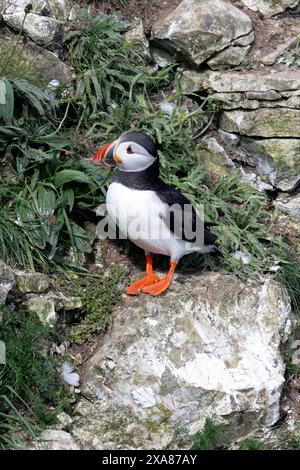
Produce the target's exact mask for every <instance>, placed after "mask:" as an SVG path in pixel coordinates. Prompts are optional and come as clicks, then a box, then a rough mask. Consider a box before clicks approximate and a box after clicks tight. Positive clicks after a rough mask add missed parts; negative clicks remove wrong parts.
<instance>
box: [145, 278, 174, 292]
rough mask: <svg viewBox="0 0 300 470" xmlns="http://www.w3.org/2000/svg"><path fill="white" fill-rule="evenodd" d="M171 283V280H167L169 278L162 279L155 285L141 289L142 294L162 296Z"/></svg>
mask: <svg viewBox="0 0 300 470" xmlns="http://www.w3.org/2000/svg"><path fill="white" fill-rule="evenodd" d="M171 282H172V279H169V278H167V277H166V278H165V279H162V280H161V281H159V282H157V283H156V284H153V285H151V286H147V287H144V288H143V289H142V292H143V293H144V294H149V295H159V294H162V293H163V292H164V291H165V290H167V289H168V287H169V285H170V284H171Z"/></svg>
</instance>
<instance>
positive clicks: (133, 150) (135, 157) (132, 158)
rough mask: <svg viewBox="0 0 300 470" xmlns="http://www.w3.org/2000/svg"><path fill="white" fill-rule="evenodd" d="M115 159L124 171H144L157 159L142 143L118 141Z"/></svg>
mask: <svg viewBox="0 0 300 470" xmlns="http://www.w3.org/2000/svg"><path fill="white" fill-rule="evenodd" d="M114 160H115V162H116V163H117V165H118V167H119V169H120V170H122V171H142V170H145V169H146V168H148V167H149V166H150V165H152V163H153V162H154V161H155V160H156V157H153V155H151V154H150V153H149V152H148V151H147V150H146V149H145V148H144V147H143V146H142V145H139V144H137V143H136V142H131V141H128V142H122V143H120V144H118V143H117V145H116V146H115V149H114Z"/></svg>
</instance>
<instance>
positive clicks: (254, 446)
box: [239, 439, 265, 450]
mask: <svg viewBox="0 0 300 470" xmlns="http://www.w3.org/2000/svg"><path fill="white" fill-rule="evenodd" d="M239 449H240V450H265V446H264V444H263V443H262V442H261V441H258V440H256V439H245V440H244V441H241V442H240V446H239Z"/></svg>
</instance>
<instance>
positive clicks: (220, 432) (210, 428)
mask: <svg viewBox="0 0 300 470" xmlns="http://www.w3.org/2000/svg"><path fill="white" fill-rule="evenodd" d="M229 443H230V439H229V437H228V426H226V425H223V424H217V423H216V422H214V421H213V420H212V419H210V418H207V419H206V421H205V425H204V428H203V429H202V431H199V432H197V433H196V434H194V436H193V444H192V447H191V449H192V450H220V449H224V448H226V447H227V446H228V445H229Z"/></svg>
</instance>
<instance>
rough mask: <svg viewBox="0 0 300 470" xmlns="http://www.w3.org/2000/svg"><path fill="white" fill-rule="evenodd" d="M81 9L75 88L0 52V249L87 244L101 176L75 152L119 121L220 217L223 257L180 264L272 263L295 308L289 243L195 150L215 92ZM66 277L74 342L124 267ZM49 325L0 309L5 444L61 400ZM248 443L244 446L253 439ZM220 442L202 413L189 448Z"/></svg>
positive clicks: (101, 138)
mask: <svg viewBox="0 0 300 470" xmlns="http://www.w3.org/2000/svg"><path fill="white" fill-rule="evenodd" d="M122 3H125V2H122ZM82 19H83V23H82V26H81V28H79V29H78V30H76V31H71V32H70V33H69V34H68V35H67V36H66V38H65V42H64V47H65V52H66V55H67V60H68V62H69V63H70V65H72V66H73V68H74V72H75V79H74V83H73V85H74V88H73V90H72V88H71V89H68V90H64V89H60V90H57V92H56V95H57V96H55V93H54V92H52V91H51V92H50V90H47V89H46V90H45V89H43V88H42V87H41V86H38V85H39V83H38V82H37V80H36V77H35V76H34V73H33V70H32V69H31V68H30V64H29V65H28V64H25V63H24V62H23V61H24V57H23V56H22V54H19V53H18V52H17V48H16V49H13V50H12V53H11V59H12V60H11V62H10V61H7V60H5V61H4V59H3V58H2V59H0V159H1V162H2V161H3V163H4V164H5V163H7V164H9V166H10V168H11V176H9V178H5V179H4V178H2V175H1V172H2V168H0V258H1V259H4V260H5V261H6V262H8V263H9V264H11V265H16V266H22V267H30V268H31V269H42V270H47V271H49V270H51V269H52V270H58V265H66V264H67V261H66V257H65V254H66V252H67V251H68V250H69V248H72V249H73V251H74V252H75V253H76V252H79V253H90V252H91V251H92V246H91V240H90V236H89V234H88V232H87V230H86V228H85V224H84V222H86V221H88V220H93V219H94V218H95V213H96V208H97V206H98V205H99V204H100V203H101V202H103V201H104V199H105V194H106V189H107V185H108V182H109V180H110V177H111V175H110V174H109V173H108V172H107V171H106V170H104V169H101V168H98V167H94V166H92V165H91V164H90V163H89V162H88V161H87V160H86V159H85V158H82V157H89V156H91V155H92V154H93V153H94V150H96V149H98V148H99V147H100V146H101V145H103V144H104V143H107V142H111V141H112V140H114V139H115V138H116V137H118V136H119V135H120V134H121V133H122V132H124V131H126V130H128V129H137V130H144V131H147V132H148V133H149V134H151V135H152V136H153V137H154V138H155V139H156V140H157V142H158V143H159V145H160V151H159V154H160V161H161V176H162V178H163V179H164V180H165V181H167V182H169V183H171V184H172V185H174V186H176V187H177V188H179V189H180V190H181V191H182V192H183V193H184V194H185V195H186V196H187V197H188V198H189V199H190V200H191V202H192V203H193V204H204V211H205V218H206V219H207V220H211V221H214V222H216V223H218V226H217V227H215V228H214V229H213V230H214V231H215V232H216V233H217V234H218V236H219V248H220V250H221V252H222V253H223V258H216V257H213V256H206V257H202V256H198V255H193V256H190V257H187V258H186V259H185V260H183V264H185V263H189V264H195V265H197V266H198V268H200V267H203V268H206V269H207V268H209V269H223V270H226V271H230V272H233V273H235V274H237V275H238V276H241V277H247V278H249V277H251V278H252V279H254V280H255V279H260V276H261V275H262V274H263V273H265V272H268V270H269V268H270V266H272V264H274V263H279V264H280V266H281V269H280V270H279V271H278V273H277V274H274V276H276V277H277V278H278V279H279V280H280V282H281V283H282V284H283V285H284V286H285V287H286V288H287V290H288V292H289V294H290V295H291V298H292V301H293V305H294V307H295V308H297V309H298V310H299V311H300V272H299V270H300V268H299V264H298V263H297V259H296V257H295V256H294V255H293V254H292V253H289V251H288V246H287V245H286V244H285V243H283V242H282V241H281V240H279V239H277V238H275V237H274V236H272V235H271V232H270V229H271V227H272V224H273V216H272V214H271V213H270V212H269V211H268V207H267V202H266V200H265V198H264V197H263V196H262V195H260V194H259V193H257V192H256V191H255V190H254V189H252V188H250V187H249V186H247V185H246V184H245V183H243V182H242V181H241V179H240V176H239V174H238V173H234V172H233V173H231V174H230V175H228V176H225V177H223V178H221V179H219V180H218V181H217V182H216V181H215V180H214V179H213V178H212V176H211V175H210V174H209V172H208V171H207V170H206V168H205V167H204V166H203V164H202V163H201V161H200V158H201V155H200V156H199V155H198V154H197V144H196V141H197V138H199V137H200V136H201V135H203V134H204V133H205V132H206V130H207V129H208V127H209V126H210V124H211V122H212V120H213V118H214V116H215V115H216V113H217V112H218V111H219V110H220V108H221V106H222V103H221V102H217V101H215V100H212V99H211V98H209V97H208V98H205V99H204V98H200V97H199V96H189V97H187V96H185V95H184V94H183V93H182V92H181V90H180V80H179V78H178V77H179V76H178V75H175V73H174V72H175V71H176V64H174V65H172V66H169V67H166V68H163V69H161V70H155V69H154V68H153V67H152V65H151V63H150V61H149V59H147V57H146V56H145V55H144V54H143V53H142V52H141V46H140V44H138V43H137V42H132V41H131V42H125V41H124V39H123V32H124V31H125V30H126V29H127V27H128V24H127V23H126V22H124V21H122V20H121V18H120V16H119V15H116V14H114V15H112V16H107V15H104V14H101V15H99V16H96V17H93V16H92V15H91V14H90V13H89V12H88V11H87V10H83V11H82ZM18 61H19V62H18ZM26 67H27V68H26ZM21 77H22V78H21ZM161 102H165V103H168V104H171V105H172V111H171V113H170V114H168V113H166V112H165V111H164V110H162V109H161V108H160V106H159V105H160V103H161ZM237 250H240V251H243V252H244V253H245V255H247V256H248V257H249V264H246V265H242V264H241V263H240V261H239V260H237V259H235V258H234V257H233V256H232V255H233V253H234V252H235V251H237ZM77 267H78V266H77ZM64 268H65V266H64ZM65 276H66V278H65V277H62V279H64V280H66V282H65V289H66V290H67V291H68V293H75V294H76V296H79V297H81V299H82V303H83V309H82V312H81V315H82V316H81V318H80V322H78V324H76V325H73V326H72V328H71V335H70V336H71V340H72V341H73V342H75V343H77V344H82V343H83V342H86V341H90V340H91V339H92V338H93V335H95V334H96V333H100V332H102V331H104V329H105V327H106V325H107V322H108V318H109V313H110V311H111V309H112V308H113V306H114V305H115V304H116V303H117V301H118V299H119V297H120V292H121V290H120V286H122V284H123V283H124V279H125V273H124V271H123V270H122V269H120V268H116V269H112V270H111V272H110V273H108V275H107V276H104V275H101V276H91V275H86V276H84V275H82V276H81V277H80V280H78V278H79V277H76V275H74V272H73V273H69V274H68V273H66V274H65ZM53 335H54V333H53V331H50V330H48V329H47V328H46V327H45V326H44V325H41V324H40V323H39V321H38V320H37V318H34V317H30V316H29V315H28V314H26V313H24V312H19V311H14V312H10V313H9V314H8V313H6V314H5V316H4V322H3V324H2V325H1V324H0V337H1V339H3V340H4V341H5V342H6V347H7V351H8V363H7V365H6V366H5V367H2V369H0V417H1V424H0V447H1V446H2V447H12V446H13V445H15V444H14V443H17V441H18V436H19V434H20V431H23V430H24V429H25V430H26V432H28V433H31V435H33V434H34V432H35V430H36V428H42V427H43V426H45V425H47V424H49V423H50V422H52V420H53V417H54V415H55V412H56V410H57V407H61V406H64V404H65V394H64V391H63V390H62V387H61V381H60V379H59V375H58V372H57V364H56V361H55V360H54V359H53V358H51V357H49V355H47V348H46V349H45V344H47V342H48V341H51V340H52V339H53ZM41 371H43V374H41V373H40V372H41ZM21 397H22V398H21ZM49 407H52V408H53V411H51V412H49ZM8 436H9V437H8ZM9 439H11V440H9ZM251 442H252V441H251ZM251 442H250V441H249V442H248V444H245V443H244V445H247V446H248V448H250V447H251V446H252V448H255V445H256V444H254V442H255V441H253V442H252V444H251ZM227 445H228V439H227V437H226V429H225V427H224V426H220V425H217V424H215V423H214V422H213V421H211V420H207V422H206V425H205V427H204V429H203V431H201V432H199V433H197V434H196V435H195V436H194V444H193V449H216V448H222V447H226V446H227Z"/></svg>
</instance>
